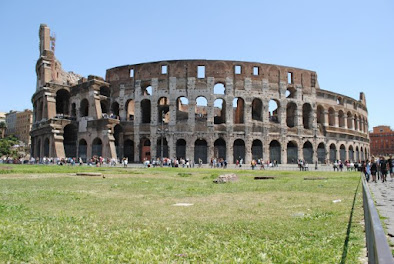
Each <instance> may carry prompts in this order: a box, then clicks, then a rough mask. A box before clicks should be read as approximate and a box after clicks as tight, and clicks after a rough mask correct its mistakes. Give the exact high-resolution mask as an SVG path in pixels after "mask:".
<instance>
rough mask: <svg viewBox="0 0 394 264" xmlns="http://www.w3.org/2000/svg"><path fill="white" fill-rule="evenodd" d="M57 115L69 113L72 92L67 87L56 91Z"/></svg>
mask: <svg viewBox="0 0 394 264" xmlns="http://www.w3.org/2000/svg"><path fill="white" fill-rule="evenodd" d="M55 99H56V115H66V116H67V115H69V114H70V113H69V105H70V93H69V92H68V91H67V90H65V89H60V90H58V91H57V92H56V98H55Z"/></svg>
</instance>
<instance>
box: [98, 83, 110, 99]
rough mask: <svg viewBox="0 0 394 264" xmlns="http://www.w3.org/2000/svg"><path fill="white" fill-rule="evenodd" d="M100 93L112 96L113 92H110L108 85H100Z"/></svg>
mask: <svg viewBox="0 0 394 264" xmlns="http://www.w3.org/2000/svg"><path fill="white" fill-rule="evenodd" d="M100 95H102V96H106V97H110V96H111V94H110V90H109V87H107V86H101V87H100Z"/></svg>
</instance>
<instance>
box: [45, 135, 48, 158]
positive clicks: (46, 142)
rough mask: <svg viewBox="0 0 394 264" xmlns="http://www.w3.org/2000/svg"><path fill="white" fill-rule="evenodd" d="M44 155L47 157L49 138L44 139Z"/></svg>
mask: <svg viewBox="0 0 394 264" xmlns="http://www.w3.org/2000/svg"><path fill="white" fill-rule="evenodd" d="M44 157H49V138H46V139H45V140H44Z"/></svg>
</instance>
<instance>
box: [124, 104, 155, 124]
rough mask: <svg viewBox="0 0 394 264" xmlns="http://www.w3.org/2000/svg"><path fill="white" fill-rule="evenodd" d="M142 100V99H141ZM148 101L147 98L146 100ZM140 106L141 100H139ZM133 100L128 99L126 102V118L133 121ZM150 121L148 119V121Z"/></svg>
mask: <svg viewBox="0 0 394 264" xmlns="http://www.w3.org/2000/svg"><path fill="white" fill-rule="evenodd" d="M142 101H144V100H142ZM148 101H149V100H148ZM141 107H142V102H141ZM134 109H135V108H134V100H133V99H130V100H128V101H127V102H126V120H127V121H133V120H134ZM149 116H150V101H149ZM148 123H150V121H149V122H148Z"/></svg>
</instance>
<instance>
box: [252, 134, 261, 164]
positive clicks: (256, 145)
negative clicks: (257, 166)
mask: <svg viewBox="0 0 394 264" xmlns="http://www.w3.org/2000/svg"><path fill="white" fill-rule="evenodd" d="M262 158H263V143H262V142H261V140H259V139H255V140H253V142H252V159H254V160H258V159H262Z"/></svg>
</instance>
